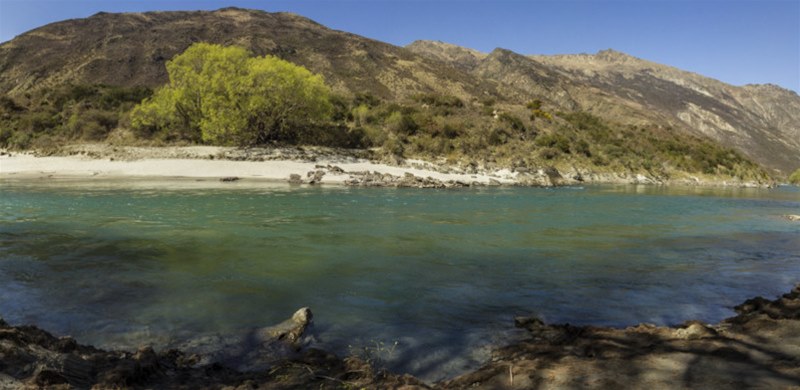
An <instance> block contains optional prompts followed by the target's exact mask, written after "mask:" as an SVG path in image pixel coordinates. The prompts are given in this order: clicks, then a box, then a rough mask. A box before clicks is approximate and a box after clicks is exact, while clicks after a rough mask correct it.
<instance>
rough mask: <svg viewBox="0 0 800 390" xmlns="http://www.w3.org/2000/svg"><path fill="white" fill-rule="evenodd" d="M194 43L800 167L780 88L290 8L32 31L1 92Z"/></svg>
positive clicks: (86, 77)
mask: <svg viewBox="0 0 800 390" xmlns="http://www.w3.org/2000/svg"><path fill="white" fill-rule="evenodd" d="M199 41H204V42H210V43H217V44H222V45H240V46H243V47H245V48H247V49H248V50H250V51H251V52H253V54H255V55H267V54H269V55H275V56H278V57H280V58H282V59H285V60H287V61H290V62H294V63H297V64H300V65H303V66H305V67H307V68H309V69H310V70H311V71H313V72H315V73H319V74H321V75H323V77H324V78H325V80H326V82H327V83H328V84H329V85H330V86H331V87H332V88H333V90H334V91H335V92H337V93H341V94H345V95H348V96H355V95H358V94H364V93H366V94H370V95H373V96H376V97H378V98H381V99H386V101H390V102H402V101H405V100H408V99H411V98H413V97H414V96H419V95H421V94H438V95H446V96H454V97H456V98H458V99H460V100H461V101H463V102H466V103H467V107H475V108H474V109H478V108H479V107H480V106H481V102H486V101H497V102H498V106H497V108H496V111H497V110H499V111H507V112H523V111H524V110H525V108H524V106H525V105H526V104H527V103H529V102H530V101H533V100H540V101H542V102H543V103H544V104H545V107H546V109H547V110H549V111H552V112H559V111H564V112H572V111H585V112H587V113H590V114H592V115H596V116H598V117H601V118H603V119H604V120H608V121H611V122H613V123H620V124H623V125H631V126H655V127H659V128H669V129H674V131H679V132H685V133H687V134H693V135H696V136H701V137H707V138H709V139H712V140H714V141H715V142H718V143H719V144H721V145H724V146H726V147H732V148H734V149H737V150H739V151H741V152H743V153H744V154H746V155H747V156H749V157H750V158H752V159H754V160H755V161H757V162H759V163H760V164H762V165H763V166H766V167H768V168H770V169H772V171H773V173H777V174H779V175H787V174H788V173H790V172H791V171H793V170H795V169H797V167H800V96H798V95H797V93H795V92H794V91H790V90H787V89H784V88H782V87H780V86H771V85H746V86H742V87H736V86H732V85H729V84H725V83H723V82H721V81H718V80H714V79H711V78H708V77H705V76H702V75H699V74H696V73H692V72H688V71H684V70H681V69H678V68H674V67H671V66H668V65H662V64H658V63H655V62H651V61H648V60H644V59H640V58H637V57H634V56H631V55H628V54H625V53H622V52H619V51H616V50H613V49H606V50H601V51H598V52H597V53H595V54H566V55H554V56H543V55H524V54H518V53H514V52H512V51H510V50H506V49H501V48H497V49H494V50H493V51H492V52H490V53H483V52H480V51H478V50H474V49H470V48H464V47H461V46H457V45H452V44H449V43H445V42H440V41H425V40H418V41H414V42H412V43H411V44H409V45H407V46H405V47H400V46H395V45H392V44H388V43H385V42H380V41H377V40H373V39H370V38H367V37H362V36H358V35H356V34H352V33H349V32H345V31H338V30H333V29H329V28H327V27H325V26H323V25H321V24H319V23H317V22H315V21H313V20H311V19H308V18H306V17H303V16H301V15H297V14H293V13H269V12H265V11H260V10H248V9H242V8H235V7H229V8H223V9H220V10H216V11H158V12H145V13H122V14H118V13H98V14H95V15H93V16H91V17H89V18H84V19H71V20H66V21H61V22H56V23H52V24H48V25H45V26H42V27H39V28H36V29H34V30H31V31H29V32H26V33H24V34H21V35H19V36H17V37H15V38H14V39H12V40H11V41H8V42H5V43H3V44H0V93H2V94H4V95H6V96H9V97H11V98H15V99H21V100H22V101H25V100H26V99H28V98H26V96H28V95H31V94H35V93H36V92H37V91H47V90H51V89H54V88H57V87H58V86H59V85H64V84H105V85H119V86H125V87H131V86H147V87H150V88H155V87H157V86H159V85H162V84H164V83H165V82H166V80H167V78H166V77H167V76H166V70H165V67H164V65H165V62H166V61H167V60H169V59H170V58H172V57H173V56H175V55H176V54H178V53H180V52H182V51H183V50H185V49H186V48H187V47H188V46H189V45H191V44H192V43H194V42H199ZM537 126H545V127H548V126H549V127H551V128H552V129H553V131H556V128H557V126H558V124H557V123H554V124H550V125H547V124H544V123H541V122H540V124H539V125H537Z"/></svg>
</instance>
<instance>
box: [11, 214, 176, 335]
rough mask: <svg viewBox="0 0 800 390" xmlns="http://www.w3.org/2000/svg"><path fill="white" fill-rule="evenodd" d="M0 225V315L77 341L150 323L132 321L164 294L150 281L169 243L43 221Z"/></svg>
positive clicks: (126, 330) (125, 330)
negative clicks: (69, 228) (94, 232)
mask: <svg viewBox="0 0 800 390" xmlns="http://www.w3.org/2000/svg"><path fill="white" fill-rule="evenodd" d="M1 227H2V230H0V248H2V252H0V254H1V255H2V256H1V257H0V281H2V285H3V288H2V289H0V297H1V298H2V299H0V313H2V315H3V317H4V318H5V319H6V320H8V321H9V322H11V323H31V324H36V325H38V326H41V327H43V328H45V329H48V330H50V331H53V332H55V333H58V334H69V335H73V336H76V337H77V338H78V339H79V340H81V338H82V336H84V335H87V334H88V333H96V332H106V333H108V334H109V335H110V334H117V335H121V336H124V335H125V334H128V333H138V332H141V331H142V327H145V328H147V327H149V326H151V324H143V323H135V321H129V320H130V319H132V318H136V313H137V312H140V311H141V310H142V307H143V306H146V305H148V304H150V303H152V302H156V301H157V300H158V296H159V294H160V292H159V289H158V285H157V284H156V283H153V282H151V280H153V278H157V277H158V274H159V269H160V268H161V267H160V266H159V258H160V257H161V256H162V254H163V253H164V251H165V250H166V249H165V248H164V246H163V244H161V243H159V242H157V241H153V240H145V239H139V238H132V237H121V236H118V235H111V234H104V235H102V236H97V235H92V234H89V233H86V232H80V231H72V232H64V231H63V230H61V229H59V228H58V227H55V226H52V225H47V224H43V223H38V222H35V223H24V224H14V225H2V226H1ZM143 336H146V334H144V335H140V336H139V337H143ZM123 338H124V337H123ZM87 341H92V340H91V338H90V340H87ZM94 341H96V340H94Z"/></svg>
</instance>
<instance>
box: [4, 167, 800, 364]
mask: <svg viewBox="0 0 800 390" xmlns="http://www.w3.org/2000/svg"><path fill="white" fill-rule="evenodd" d="M0 184H2V186H0V315H2V316H4V317H5V319H6V320H7V321H9V322H11V323H35V324H38V325H41V326H42V327H44V328H46V329H50V330H52V331H54V332H56V333H60V334H72V335H75V336H76V337H77V338H78V339H79V340H80V341H82V342H86V343H92V344H98V345H101V346H106V347H125V348H131V347H135V346H137V345H138V344H140V343H145V342H155V343H157V344H159V345H168V344H177V343H180V342H182V341H184V340H185V339H188V338H191V337H195V336H197V335H199V334H205V333H213V332H221V333H233V332H237V331H239V330H241V329H246V328H248V327H254V326H263V325H268V324H273V323H276V322H279V321H281V320H283V319H285V318H286V317H287V316H289V315H290V314H291V313H292V312H294V310H295V309H297V308H299V307H301V306H310V307H311V308H312V310H314V312H315V314H316V326H315V330H314V332H315V342H316V344H317V345H318V346H320V347H323V348H330V349H333V350H335V351H337V352H339V353H347V352H348V351H349V349H348V346H355V347H359V346H370V345H375V343H380V342H384V343H385V344H389V345H391V344H393V343H394V342H397V343H398V346H397V348H396V351H395V352H394V353H393V354H392V355H391V356H386V357H385V358H386V359H388V360H389V363H390V366H391V367H393V368H394V369H397V370H404V371H411V372H413V373H415V374H417V375H421V376H423V377H425V378H427V379H432V380H435V379H440V377H441V375H444V374H454V373H456V372H459V371H462V370H464V369H466V368H469V367H471V366H474V365H475V364H477V363H479V362H480V360H481V359H485V358H486V357H487V356H488V355H487V351H488V346H489V345H490V344H492V343H495V342H501V341H502V340H503V338H504V337H507V336H509V335H510V331H511V329H510V328H511V325H512V318H513V316H514V315H537V316H540V317H542V318H544V319H545V320H546V321H548V322H570V323H576V324H586V323H594V324H603V325H628V324H633V323H637V322H651V323H656V324H675V323H680V322H682V321H684V320H686V319H689V318H698V319H701V320H705V321H709V322H715V321H718V320H720V319H722V318H724V317H726V316H730V315H732V314H733V312H732V311H731V309H730V308H731V306H733V305H735V304H737V303H739V302H741V301H742V300H744V299H746V298H748V297H751V296H753V295H764V296H774V295H777V294H780V293H782V292H784V291H786V290H788V289H789V288H790V287H791V286H792V285H793V284H794V283H796V282H798V281H800V261H799V260H800V234H798V233H800V224H796V223H790V222H788V221H786V220H784V219H782V218H780V215H782V214H789V213H792V214H797V213H799V212H798V210H800V192H798V191H797V189H796V188H792V187H784V188H780V189H776V190H763V189H718V188H717V189H714V188H674V187H670V188H665V187H654V186H652V187H642V186H640V187H634V186H618V187H615V186H608V187H605V186H598V187H585V188H563V189H555V190H554V189H530V188H499V189H498V188H491V189H489V188H485V189H467V190H425V191H420V190H399V189H353V188H344V187H323V188H307V187H290V186H288V185H280V184H270V183H263V182H251V183H246V182H242V183H233V185H231V184H230V183H223V184H220V183H218V182H211V181H209V182H197V181H193V180H192V181H189V180H184V181H180V180H179V181H175V182H169V183H166V182H149V181H145V180H134V181H122V180H118V181H111V180H107V181H74V180H73V181H54V182H50V181H38V180H29V181H24V180H20V181H3V182H0ZM240 184H241V185H240Z"/></svg>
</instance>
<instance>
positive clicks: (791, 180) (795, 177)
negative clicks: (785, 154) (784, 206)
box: [789, 169, 800, 185]
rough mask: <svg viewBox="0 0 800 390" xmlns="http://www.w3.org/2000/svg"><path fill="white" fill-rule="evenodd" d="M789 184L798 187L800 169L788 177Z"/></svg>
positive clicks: (799, 183)
mask: <svg viewBox="0 0 800 390" xmlns="http://www.w3.org/2000/svg"><path fill="white" fill-rule="evenodd" d="M789 183H791V184H794V185H800V169H798V170H796V171H794V173H792V174H791V175H790V176H789Z"/></svg>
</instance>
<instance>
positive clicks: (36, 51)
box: [0, 8, 495, 99]
mask: <svg viewBox="0 0 800 390" xmlns="http://www.w3.org/2000/svg"><path fill="white" fill-rule="evenodd" d="M200 41H202V42H209V43H217V44H223V45H239V46H243V47H245V48H247V49H249V50H250V51H251V52H253V53H254V54H256V55H265V54H271V55H275V56H278V57H281V58H283V59H285V60H288V61H291V62H294V63H297V64H301V65H303V66H305V67H307V68H309V69H310V70H312V71H313V72H315V73H319V74H322V75H323V76H324V77H325V79H326V81H327V82H328V84H330V85H331V86H332V87H333V88H334V89H335V90H337V91H341V92H347V93H356V92H369V93H371V94H373V95H375V96H378V97H382V98H386V99H397V98H402V97H405V96H408V95H411V94H414V93H421V92H437V93H447V94H450V95H455V96H459V97H462V98H468V97H470V96H473V95H481V94H489V95H491V94H494V93H495V92H494V89H493V87H492V85H491V84H489V83H485V82H483V81H482V80H477V79H475V78H474V77H472V76H471V75H469V74H468V73H466V72H461V71H457V70H454V69H452V67H451V66H449V65H444V64H442V63H440V62H437V61H430V60H428V59H426V58H425V57H423V56H420V55H417V54H415V53H413V52H411V51H410V50H406V49H404V48H401V47H397V46H393V45H390V44H387V43H383V42H378V41H375V40H371V39H368V38H364V37H360V36H357V35H354V34H350V33H346V32H342V31H335V30H331V29H328V28H326V27H324V26H322V25H320V24H318V23H316V22H314V21H312V20H310V19H307V18H304V17H302V16H298V15H295V14H291V13H268V12H263V11H257V10H246V9H238V8H225V9H221V10H217V11H213V12H207V11H195V12H147V13H124V14H113V13H98V14H95V15H93V16H91V17H89V18H86V19H75V20H67V21H63V22H57V23H53V24H49V25H46V26H44V27H41V28H37V29H35V30H32V31H29V32H27V33H25V34H22V35H20V36H18V37H16V38H14V39H13V40H11V41H9V42H6V43H4V44H2V45H0V93H5V94H9V95H11V96H16V95H20V94H23V93H25V92H31V91H36V90H42V89H46V88H53V87H55V86H58V85H60V84H63V83H73V84H81V83H85V84H108V85H119V86H127V87H130V86H149V87H155V86H158V85H162V84H164V83H166V81H167V73H166V69H165V67H164V64H165V62H166V61H167V60H169V59H170V58H172V57H174V56H175V55H176V54H179V53H181V52H183V51H184V50H185V49H186V48H187V47H189V46H190V45H191V44H192V43H195V42H200Z"/></svg>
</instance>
